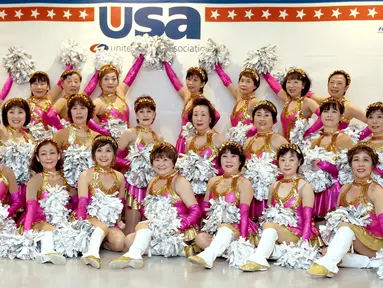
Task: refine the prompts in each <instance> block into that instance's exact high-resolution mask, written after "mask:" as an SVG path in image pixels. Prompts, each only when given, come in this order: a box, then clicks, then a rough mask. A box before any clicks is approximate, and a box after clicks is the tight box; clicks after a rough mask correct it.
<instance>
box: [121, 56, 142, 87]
mask: <svg viewBox="0 0 383 288" xmlns="http://www.w3.org/2000/svg"><path fill="white" fill-rule="evenodd" d="M144 60H145V58H144V56H142V54H141V55H140V57H138V58H137V59H136V61H135V62H134V64H133V66H132V67H131V68H130V69H129V72H128V74H126V77H125V79H124V83H125V84H126V85H128V86H129V87H130V86H132V84H133V82H134V79H136V77H137V74H138V71H140V68H141V66H142V63H144Z"/></svg>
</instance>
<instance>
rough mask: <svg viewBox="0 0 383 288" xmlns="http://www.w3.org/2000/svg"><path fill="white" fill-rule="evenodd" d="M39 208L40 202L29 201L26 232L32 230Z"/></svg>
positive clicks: (25, 225) (25, 224)
mask: <svg viewBox="0 0 383 288" xmlns="http://www.w3.org/2000/svg"><path fill="white" fill-rule="evenodd" d="M38 207H39V202H37V201H36V200H35V199H29V200H28V201H27V214H26V216H25V222H24V231H28V230H31V229H32V225H33V220H34V219H35V216H36V212H37V208H38Z"/></svg>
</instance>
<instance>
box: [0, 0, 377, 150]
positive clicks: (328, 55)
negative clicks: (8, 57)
mask: <svg viewBox="0 0 383 288" xmlns="http://www.w3.org/2000/svg"><path fill="white" fill-rule="evenodd" d="M5 2H7V3H9V4H0V33H1V37H0V55H1V56H3V55H5V54H6V53H7V50H8V47H10V46H12V45H20V46H22V47H23V49H24V50H26V51H28V52H29V53H31V54H32V56H33V58H34V59H35V61H36V68H37V69H38V70H43V71H46V72H47V73H48V74H49V75H50V77H51V81H52V82H56V81H57V80H58V78H59V76H60V74H61V73H62V72H63V69H64V67H63V66H62V65H61V63H60V62H59V61H58V60H57V54H58V52H59V50H60V46H61V44H62V43H63V42H66V41H67V40H68V39H74V40H76V41H78V42H79V43H80V44H81V45H83V46H84V47H86V48H87V50H88V52H89V53H88V60H87V62H86V64H85V65H84V67H83V69H82V71H81V73H82V74H83V78H84V80H83V85H82V86H84V85H85V84H86V82H87V81H88V80H89V78H90V77H91V75H92V74H93V73H94V66H93V58H94V52H95V51H97V50H98V49H107V50H111V51H115V52H118V53H120V54H121V55H123V57H124V70H123V71H122V75H125V73H126V72H127V71H128V69H129V68H130V66H131V64H132V61H133V58H132V56H131V55H130V54H129V53H128V52H127V46H128V45H129V43H130V42H132V41H133V39H134V36H135V35H142V34H143V33H149V34H150V35H163V34H165V35H166V36H167V37H169V38H171V39H173V40H174V41H175V44H176V47H177V57H176V59H175V61H174V64H173V68H174V69H175V71H176V73H177V74H178V76H179V77H180V79H182V81H184V78H185V73H186V70H187V69H188V68H189V67H190V66H197V65H198V53H199V51H200V50H201V47H202V46H203V45H204V44H205V43H206V41H207V39H209V38H212V39H213V40H215V41H216V42H219V43H223V44H225V45H226V46H227V47H228V48H229V50H230V53H231V61H232V62H231V64H230V66H229V67H228V68H226V72H227V73H228V74H229V75H230V76H231V78H232V80H233V82H237V80H238V74H239V72H240V71H241V65H242V61H243V60H244V59H245V57H246V54H247V52H249V51H251V50H254V49H258V48H260V47H262V46H265V45H268V44H273V45H276V46H277V54H278V55H279V62H278V64H277V67H276V69H283V68H287V67H290V66H299V67H300V68H303V69H304V70H306V72H307V73H308V75H309V77H310V78H311V79H312V82H313V85H312V90H313V91H314V92H315V93H317V94H319V95H327V77H328V75H329V74H330V73H331V72H332V71H333V70H335V69H344V70H346V71H348V72H349V73H350V74H351V77H352V83H351V87H350V89H349V90H348V92H347V98H348V99H350V100H351V101H352V102H353V103H355V104H357V105H359V106H360V107H361V108H363V109H364V108H365V107H366V106H367V105H368V104H370V103H372V102H374V101H378V100H382V99H383V97H382V90H383V84H382V83H383V72H382V69H383V68H382V67H383V57H382V53H383V52H382V51H383V49H382V48H383V45H382V44H383V33H382V32H383V21H382V20H383V1H378V2H367V1H359V2H351V3H348V2H331V3H318V2H323V1H316V2H317V3H310V2H312V1H294V2H302V3H295V4H292V3H291V2H293V1H269V2H270V4H265V3H263V4H256V3H254V4H252V3H251V2H257V1H244V2H246V4H226V3H229V2H230V1H206V2H207V3H206V4H204V3H202V2H205V1H198V0H197V1H194V2H198V3H194V4H191V3H187V4H185V3H182V4H181V3H177V2H173V1H166V2H164V3H160V2H161V1H153V2H152V3H151V4H148V3H145V4H144V3H142V2H141V3H139V2H140V1H136V3H132V2H131V1H116V2H118V3H108V4H105V3H100V2H101V1H70V0H66V1H63V2H65V4H64V3H58V2H60V1H56V2H57V3H53V1H45V4H41V3H42V2H44V1H42V2H41V1H40V2H39V4H30V3H29V4H18V3H19V2H20V1H5ZM272 2H274V3H272ZM289 2H290V3H289ZM2 3H4V1H2ZM24 3H25V2H24ZM7 76H8V75H7V73H6V71H5V70H2V71H1V70H0V82H1V83H0V85H2V83H4V82H5V80H6V77H7ZM121 80H122V79H121ZM29 94H30V90H29V85H28V84H24V85H17V84H14V85H13V87H12V90H11V93H10V95H9V96H8V97H16V96H18V97H24V98H27V97H28V96H29ZM99 94H100V90H96V91H95V93H94V94H93V98H94V97H97V96H98V95H99ZM142 94H149V95H151V96H152V97H153V98H154V99H155V100H156V102H157V104H158V105H157V107H158V113H157V119H156V121H155V124H154V128H155V129H157V130H159V131H160V132H161V133H162V134H163V135H164V136H165V139H166V140H168V141H170V142H172V143H175V140H176V137H177V133H178V132H179V128H180V113H181V110H182V107H183V102H182V100H181V99H180V98H179V96H178V94H177V93H176V91H175V90H174V89H173V87H172V86H171V84H170V83H169V81H168V79H167V76H166V74H165V72H164V71H153V70H149V69H145V68H142V69H141V71H140V73H139V75H138V77H137V79H136V81H135V83H134V84H133V86H132V87H131V89H130V91H129V93H128V95H127V101H128V103H129V104H130V107H133V105H132V104H133V102H134V100H135V99H136V98H137V97H138V96H140V95H142ZM204 94H205V95H206V97H207V98H209V99H210V100H211V101H212V102H213V103H214V104H215V106H216V107H217V109H218V110H219V111H220V113H221V115H222V120H220V122H219V125H218V126H217V130H218V131H221V132H222V131H226V128H227V127H228V126H229V115H230V112H231V110H232V108H233V105H234V99H232V97H231V95H230V94H229V92H228V91H227V90H226V88H225V87H224V86H223V85H222V83H221V81H220V79H219V78H218V76H217V75H214V74H213V75H209V82H208V84H207V86H206V89H205V93H204ZM256 96H257V98H259V99H265V98H266V99H269V100H271V101H273V102H274V103H276V105H277V107H278V108H279V111H281V108H282V102H281V101H280V100H278V99H277V97H276V96H275V95H274V94H273V92H272V91H271V90H270V89H269V88H268V86H267V84H266V82H264V81H262V83H261V87H260V88H259V89H258V90H257V91H256ZM131 115H132V116H131V118H132V119H131V123H135V119H134V113H131Z"/></svg>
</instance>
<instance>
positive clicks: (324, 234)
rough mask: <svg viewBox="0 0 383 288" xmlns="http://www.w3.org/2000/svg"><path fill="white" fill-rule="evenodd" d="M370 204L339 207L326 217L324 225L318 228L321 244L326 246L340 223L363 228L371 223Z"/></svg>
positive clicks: (371, 208)
mask: <svg viewBox="0 0 383 288" xmlns="http://www.w3.org/2000/svg"><path fill="white" fill-rule="evenodd" d="M372 210H373V207H372V204H370V205H369V206H365V205H362V204H360V205H359V206H358V207H357V208H356V207H355V206H349V207H339V208H338V209H336V210H335V211H333V212H329V213H327V215H326V218H325V219H326V225H321V226H319V231H320V234H321V238H322V240H323V242H324V243H325V244H326V245H328V244H330V242H331V240H332V238H333V237H334V236H335V233H336V231H337V230H338V226H339V224H340V223H341V222H347V223H351V224H353V225H356V226H362V227H365V226H367V225H369V224H370V223H371V219H370V214H369V211H372Z"/></svg>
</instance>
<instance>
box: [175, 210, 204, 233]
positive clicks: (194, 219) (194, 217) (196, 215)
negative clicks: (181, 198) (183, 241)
mask: <svg viewBox="0 0 383 288" xmlns="http://www.w3.org/2000/svg"><path fill="white" fill-rule="evenodd" d="M188 210H189V215H184V216H186V217H184V218H182V220H181V227H180V230H181V231H184V230H185V229H187V228H189V227H190V226H193V225H197V224H198V223H199V219H201V216H202V212H201V208H200V207H199V205H198V204H193V205H192V206H190V207H189V208H188ZM181 216H182V215H181Z"/></svg>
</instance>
